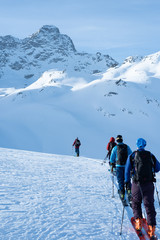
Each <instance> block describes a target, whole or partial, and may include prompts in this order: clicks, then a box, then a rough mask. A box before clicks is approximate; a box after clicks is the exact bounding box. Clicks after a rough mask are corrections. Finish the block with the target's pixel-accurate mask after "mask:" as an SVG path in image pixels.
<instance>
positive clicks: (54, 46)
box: [0, 25, 118, 87]
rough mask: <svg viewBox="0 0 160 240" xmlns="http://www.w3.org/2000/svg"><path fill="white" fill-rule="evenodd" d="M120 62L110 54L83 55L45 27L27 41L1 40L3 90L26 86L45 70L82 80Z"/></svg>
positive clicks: (62, 36) (53, 27) (54, 28)
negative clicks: (64, 72) (85, 76)
mask: <svg viewBox="0 0 160 240" xmlns="http://www.w3.org/2000/svg"><path fill="white" fill-rule="evenodd" d="M117 64H118V63H117V62H116V61H115V60H114V59H112V58H111V57H110V56H108V55H102V54H101V53H97V54H88V53H79V52H77V51H76V49H75V46H74V44H73V42H72V40H71V39H70V37H68V36H67V35H64V34H61V33H60V31H59V29H58V28H57V27H55V26H49V25H45V26H43V27H42V28H41V29H40V30H39V31H38V32H36V33H34V34H33V35H31V36H30V37H27V38H25V39H22V40H20V39H17V38H14V37H12V36H10V35H8V36H4V37H0V87H24V86H27V85H29V84H31V83H33V82H34V81H36V80H37V79H38V78H39V77H40V76H41V75H42V73H43V72H44V71H46V70H49V69H54V68H56V69H58V70H66V71H67V72H68V71H69V72H70V74H71V73H72V74H73V72H75V73H76V75H79V77H81V76H82V75H84V74H88V75H90V76H91V75H93V74H95V73H100V72H103V71H105V70H106V69H107V68H109V67H113V66H116V65H117Z"/></svg>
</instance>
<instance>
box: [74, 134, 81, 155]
mask: <svg viewBox="0 0 160 240" xmlns="http://www.w3.org/2000/svg"><path fill="white" fill-rule="evenodd" d="M72 146H75V152H76V154H77V157H79V147H80V146H81V142H80V140H79V139H78V137H77V138H76V139H75V140H74V143H73V144H72Z"/></svg>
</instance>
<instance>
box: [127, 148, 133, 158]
mask: <svg viewBox="0 0 160 240" xmlns="http://www.w3.org/2000/svg"><path fill="white" fill-rule="evenodd" d="M127 150H128V156H129V155H130V154H131V153H132V150H131V149H130V147H129V146H127Z"/></svg>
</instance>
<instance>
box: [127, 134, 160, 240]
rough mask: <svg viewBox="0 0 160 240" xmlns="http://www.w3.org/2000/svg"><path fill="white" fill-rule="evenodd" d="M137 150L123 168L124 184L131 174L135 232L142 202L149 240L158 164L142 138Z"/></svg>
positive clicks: (139, 223)
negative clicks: (146, 148)
mask: <svg viewBox="0 0 160 240" xmlns="http://www.w3.org/2000/svg"><path fill="white" fill-rule="evenodd" d="M136 145H137V150H136V151H134V152H133V153H132V154H131V155H130V156H129V157H128V159H127V163H126V167H125V182H126V183H129V182H130V173H131V174H132V189H131V191H132V209H133V214H134V219H135V228H136V230H141V228H142V207H141V204H142V200H143V202H144V206H145V209H146V213H147V223H148V235H149V236H150V239H152V240H153V239H157V238H156V236H155V228H156V211H155V207H154V184H153V182H155V178H154V175H155V172H159V171H160V163H159V162H158V160H157V159H156V158H155V156H154V155H153V154H152V153H151V152H149V151H146V150H145V149H144V148H145V146H146V141H145V140H144V139H143V138H139V139H138V140H137V143H136Z"/></svg>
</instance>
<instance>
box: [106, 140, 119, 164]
mask: <svg viewBox="0 0 160 240" xmlns="http://www.w3.org/2000/svg"><path fill="white" fill-rule="evenodd" d="M116 145H117V144H116V143H115V138H114V137H111V138H110V140H109V143H108V144H107V147H106V149H107V151H108V153H107V156H106V158H108V159H109V160H110V157H111V152H112V149H113V148H114V147H115V146H116ZM109 164H110V162H109Z"/></svg>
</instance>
